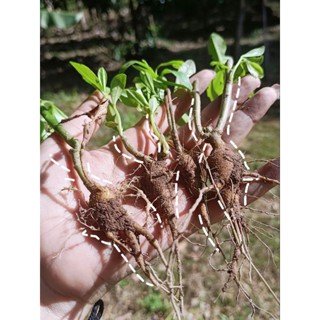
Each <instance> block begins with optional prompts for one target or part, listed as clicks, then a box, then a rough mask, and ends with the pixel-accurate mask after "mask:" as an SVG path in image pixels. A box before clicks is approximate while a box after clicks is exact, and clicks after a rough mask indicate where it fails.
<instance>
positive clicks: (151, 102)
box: [149, 96, 159, 113]
mask: <svg viewBox="0 0 320 320" xmlns="http://www.w3.org/2000/svg"><path fill="white" fill-rule="evenodd" d="M158 107H159V102H158V100H157V98H156V97H155V96H152V97H151V99H150V100H149V109H150V112H151V113H155V111H156V110H157V109H158Z"/></svg>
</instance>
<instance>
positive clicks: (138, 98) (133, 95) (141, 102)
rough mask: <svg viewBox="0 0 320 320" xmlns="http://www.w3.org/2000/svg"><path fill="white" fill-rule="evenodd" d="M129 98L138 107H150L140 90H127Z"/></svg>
mask: <svg viewBox="0 0 320 320" xmlns="http://www.w3.org/2000/svg"><path fill="white" fill-rule="evenodd" d="M126 92H127V96H128V98H129V99H130V100H134V101H135V102H136V103H137V105H138V106H140V107H141V108H143V110H144V109H145V107H146V106H148V101H147V100H146V99H145V97H144V96H143V94H142V92H141V91H140V90H137V91H136V90H131V89H127V90H126Z"/></svg>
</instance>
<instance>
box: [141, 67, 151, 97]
mask: <svg viewBox="0 0 320 320" xmlns="http://www.w3.org/2000/svg"><path fill="white" fill-rule="evenodd" d="M140 79H141V81H142V83H143V84H144V85H145V86H146V87H147V88H148V90H149V91H150V92H152V93H153V92H155V90H154V84H153V78H152V77H151V75H150V74H149V73H148V72H145V71H142V72H140Z"/></svg>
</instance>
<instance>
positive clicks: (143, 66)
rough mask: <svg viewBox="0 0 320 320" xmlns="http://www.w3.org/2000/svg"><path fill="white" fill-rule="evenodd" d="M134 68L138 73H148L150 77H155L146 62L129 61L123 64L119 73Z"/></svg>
mask: <svg viewBox="0 0 320 320" xmlns="http://www.w3.org/2000/svg"><path fill="white" fill-rule="evenodd" d="M131 66H132V67H134V68H135V69H137V70H138V71H146V72H148V73H150V75H151V76H152V77H153V78H155V77H156V76H157V75H156V73H155V72H154V70H153V69H152V68H151V67H150V66H149V64H148V63H147V61H146V60H142V61H138V60H131V61H128V62H127V63H125V64H123V65H122V67H121V68H120V70H119V73H123V72H124V71H126V70H127V69H128V68H130V67H131Z"/></svg>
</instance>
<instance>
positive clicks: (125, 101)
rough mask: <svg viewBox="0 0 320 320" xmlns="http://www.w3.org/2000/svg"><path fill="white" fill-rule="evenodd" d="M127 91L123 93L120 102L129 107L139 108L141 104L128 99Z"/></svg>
mask: <svg viewBox="0 0 320 320" xmlns="http://www.w3.org/2000/svg"><path fill="white" fill-rule="evenodd" d="M127 90H129V89H126V90H125V91H123V92H122V94H121V96H120V101H121V102H122V103H123V104H124V105H126V106H127V107H131V108H137V107H138V105H139V103H138V102H137V101H136V100H135V99H132V98H129V97H128V94H127Z"/></svg>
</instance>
